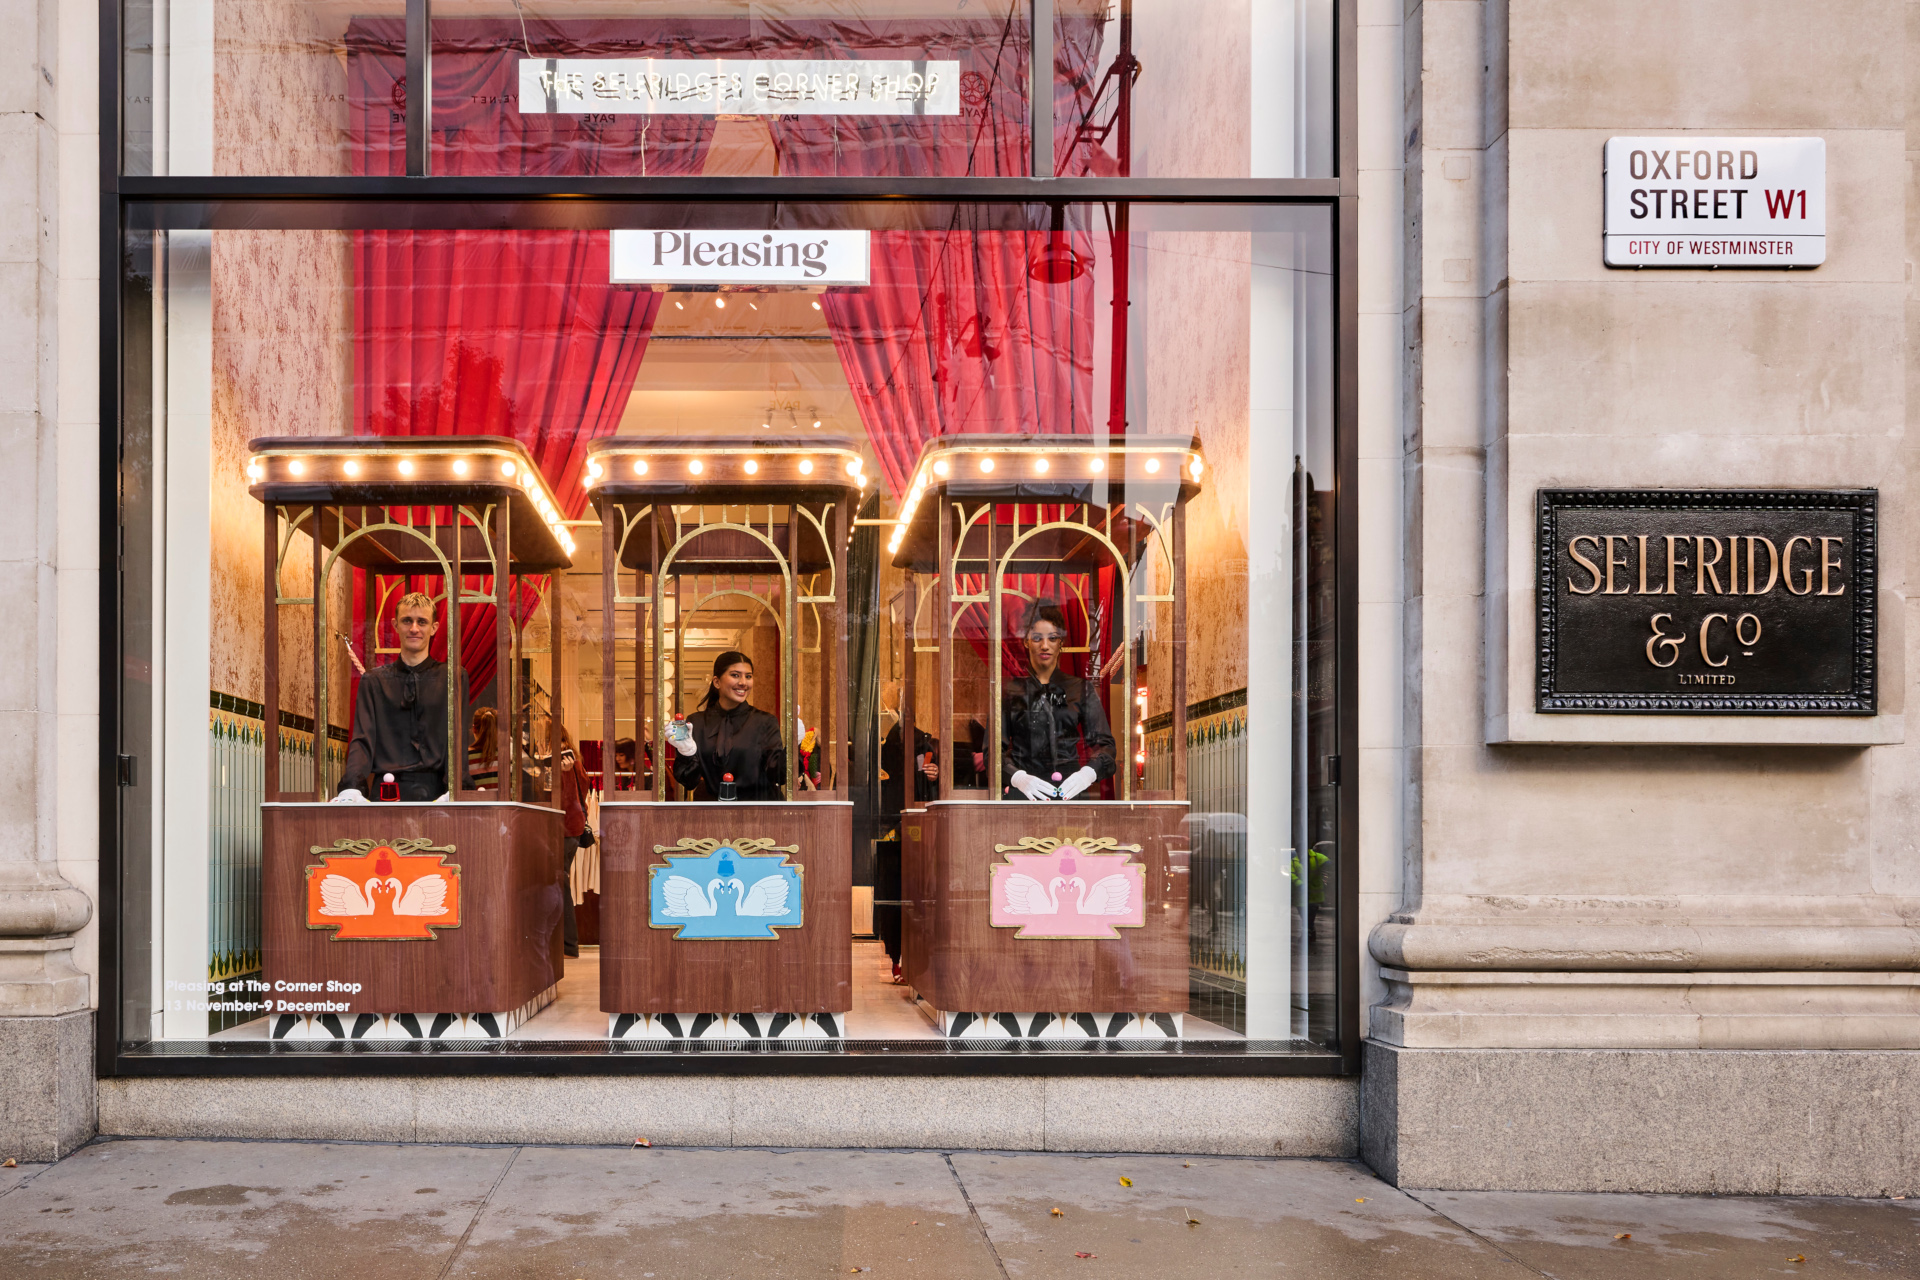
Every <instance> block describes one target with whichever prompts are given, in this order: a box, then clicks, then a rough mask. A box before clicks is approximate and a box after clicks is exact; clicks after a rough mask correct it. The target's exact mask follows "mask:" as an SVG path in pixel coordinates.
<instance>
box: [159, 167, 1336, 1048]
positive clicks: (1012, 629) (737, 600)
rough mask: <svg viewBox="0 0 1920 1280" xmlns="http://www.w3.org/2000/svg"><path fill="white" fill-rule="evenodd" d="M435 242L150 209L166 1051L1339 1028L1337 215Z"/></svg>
mask: <svg viewBox="0 0 1920 1280" xmlns="http://www.w3.org/2000/svg"><path fill="white" fill-rule="evenodd" d="M190 212H193V213H194V216H197V211H190ZM178 216H180V215H176V214H168V213H167V212H166V211H163V210H158V209H155V210H149V211H146V212H143V213H142V214H141V216H140V217H138V218H135V219H134V220H133V222H134V225H136V226H138V225H152V224H154V223H160V224H164V223H165V222H166V221H167V219H168V218H169V217H178ZM433 217H434V215H433V214H432V213H431V212H430V211H420V210H416V211H414V212H413V214H412V215H410V217H409V219H408V224H409V225H407V227H406V228H405V229H399V228H393V229H364V228H363V229H355V230H347V229H332V230H329V229H318V230H312V229H309V230H239V229H220V230H203V229H197V228H165V227H164V225H162V229H157V230H141V231H134V232H130V233H129V236H128V239H127V242H126V246H125V249H126V252H125V258H124V261H125V263H126V272H127V274H126V277H125V282H124V283H125V289H124V294H123V307H124V309H125V314H126V315H127V316H128V317H129V318H130V323H129V325H128V329H127V333H128V338H127V341H128V347H127V350H126V355H125V359H124V361H123V379H124V386H125V396H124V436H123V439H124V443H125V452H126V458H127V462H126V477H127V485H128V492H129V493H130V494H134V495H136V496H140V495H144V496H143V497H141V500H140V501H138V502H135V503H133V504H132V505H130V506H129V507H128V508H127V514H128V518H129V521H130V523H129V525H128V545H127V554H126V563H127V565H128V566H129V568H128V571H127V578H126V579H125V582H124V584H123V596H122V600H121V608H122V610H123V617H124V619H125V624H126V625H125V632H124V636H125V639H124V643H125V645H126V648H127V653H126V662H125V670H126V671H127V672H128V684H127V686H126V692H125V694H124V695H123V706H124V709H125V714H124V715H123V732H124V733H126V734H127V735H128V738H129V740H130V741H133V747H132V749H133V750H134V751H135V752H136V753H137V754H138V755H140V756H141V758H142V759H143V760H147V761H150V762H151V767H150V769H149V770H148V773H147V775H146V776H145V777H144V778H143V780H142V782H143V785H142V786H140V787H138V788H136V789H134V790H133V791H131V792H130V793H129V794H128V805H129V806H130V808H129V812H128V815H127V818H126V823H125V826H124V828H123V833H122V838H123V841H125V842H126V851H125V854H124V856H123V868H124V871H123V879H124V880H125V881H126V883H125V885H124V889H123V892H124V894H125V895H126V899H127V900H128V901H143V902H147V903H149V904H150V910H148V911H144V912H133V913H128V914H126V915H124V916H123V917H122V920H121V929H122V931H123V935H124V936H123V938H122V943H121V955H122V957H123V972H122V975H121V983H122V986H121V990H122V992H123V999H122V1020H123V1038H124V1040H125V1042H126V1045H127V1046H128V1047H129V1049H134V1050H137V1049H138V1048H139V1046H141V1045H160V1044H173V1043H178V1042H201V1041H217V1042H220V1043H222V1044H224V1045H227V1046H229V1051H234V1052H242V1051H244V1050H245V1046H247V1045H253V1046H258V1047H267V1046H270V1045H272V1044H273V1043H275V1042H280V1043H286V1042H301V1043H308V1044H312V1043H314V1042H333V1041H339V1040H362V1041H367V1042H370V1043H371V1042H379V1043H380V1044H384V1045H385V1046H386V1047H387V1048H389V1049H393V1050H395V1051H405V1050H407V1049H408V1048H409V1046H414V1047H418V1046H422V1045H426V1044H428V1043H430V1042H432V1041H435V1040H464V1041H496V1040H497V1041H502V1042H508V1043H510V1044H511V1045H513V1046H514V1047H517V1048H518V1049H521V1050H526V1051H536V1050H538V1049H539V1047H540V1046H541V1045H543V1044H549V1045H550V1044H553V1043H555V1042H560V1041H564V1042H567V1043H568V1046H569V1048H568V1051H569V1052H581V1051H586V1050H583V1048H582V1046H583V1045H584V1046H588V1047H595V1046H597V1048H595V1049H594V1051H599V1050H605V1051H609V1052H611V1051H622V1052H644V1051H648V1050H650V1049H656V1048H662V1047H667V1046H670V1045H671V1044H673V1043H674V1042H676V1041H687V1040H713V1039H728V1040H740V1039H762V1040H766V1039H773V1040H782V1041H808V1042H812V1043H813V1044H815V1045H816V1047H817V1046H823V1045H824V1046H839V1047H845V1046H849V1045H851V1046H858V1045H860V1044H866V1043H871V1042H876V1041H891V1042H907V1043H906V1045H905V1047H906V1048H909V1049H910V1048H913V1047H915V1046H918V1047H920V1048H923V1049H929V1050H938V1051H944V1048H945V1046H946V1045H947V1044H948V1043H950V1042H953V1041H965V1042H973V1041H979V1040H983V1039H985V1040H995V1041H1006V1040H1014V1039H1034V1038H1037V1039H1042V1040H1046V1041H1048V1042H1050V1043H1052V1044H1055V1045H1056V1046H1057V1047H1062V1048H1086V1049H1097V1048H1101V1047H1102V1046H1111V1045H1112V1044H1114V1043H1116V1042H1119V1041H1126V1042H1129V1043H1139V1042H1157V1043H1178V1044H1180V1045H1187V1046H1195V1045H1215V1046H1228V1045H1248V1044H1259V1045H1265V1046H1267V1047H1268V1048H1269V1049H1273V1048H1280V1049H1286V1048H1289V1047H1297V1048H1301V1049H1310V1048H1311V1047H1312V1046H1314V1045H1322V1046H1324V1045H1327V1044H1329V1043H1330V1042H1332V1041H1333V1040H1334V1038H1335V1035H1336V1028H1335V1011H1336V1008H1337V1003H1338V998H1339V992H1338V990H1337V985H1336V977H1337V965H1336V955H1335V947H1334V934H1335V927H1336V923H1337V921H1336V918H1335V908H1336V905H1337V903H1338V901H1339V895H1338V883H1337V879H1338V872H1337V868H1338V865H1339V858H1338V855H1339V851H1340V842H1341V840H1342V838H1343V833H1342V831H1341V829H1340V826H1339V821H1338V811H1337V806H1336V805H1335V803H1334V796H1335V786H1336V784H1337V782H1338V778H1337V776H1335V775H1334V774H1333V770H1334V769H1335V768H1337V764H1336V763H1333V761H1337V758H1338V756H1339V755H1340V744H1339V741H1338V724H1337V716H1336V714H1335V700H1334V689H1335V686H1336V684H1337V681H1336V674H1337V671H1336V663H1337V649H1336V646H1335V644H1334V637H1335V634H1336V627H1335V581H1336V574H1335V572H1334V570H1335V565H1336V556H1337V553H1338V547H1337V543H1336V539H1335V536H1334V529H1335V524H1336V521H1335V507H1334V501H1333V494H1334V490H1335V485H1334V479H1333V473H1334V465H1335V458H1334V432H1333V412H1332V393H1331V387H1332V360H1331V343H1332V298H1331V293H1332V290H1331V280H1332V272H1331V268H1330V246H1331V233H1330V219H1329V216H1328V212H1327V210H1326V209H1324V208H1322V207H1312V206H1304V207H1298V208H1266V209H1260V208H1240V207H1216V206H1199V205H1187V206H1147V205H1131V206H1129V205H1126V204H1106V205H1098V204H1095V205H1062V206H1055V207H1048V206H1046V205H1038V206H991V205H988V206H979V205H965V206H954V205H916V204H898V205H893V206H889V207H887V208H886V209H883V210H876V209H874V208H873V207H871V206H858V207H843V206H835V205H830V204H817V205H803V206H792V205H790V206H784V207H782V209H781V210H780V211H779V213H778V215H777V216H775V217H772V218H768V219H766V220H765V225H762V226H756V227H752V228H748V229H742V228H741V227H739V226H737V225H721V224H722V223H724V222H726V221H728V218H727V215H724V214H715V213H713V212H711V211H704V212H698V213H695V212H691V211H689V210H688V209H686V208H685V207H672V208H669V207H664V206H663V207H651V206H645V205H641V206H628V207H626V208H624V209H622V210H621V211H620V212H619V214H618V217H617V220H618V222H619V223H620V225H619V227H618V228H617V229H610V228H607V227H604V226H584V227H576V228H572V229H552V228H538V227H526V228H519V229H510V230H477V229H463V228H460V227H457V226H444V227H434V226H432V225H430V223H431V219H432V218H433ZM209 220H211V221H213V222H215V223H219V222H220V221H221V218H220V216H219V214H218V212H217V211H215V213H214V214H213V215H212V217H211V218H210V219H209ZM423 221H424V222H426V223H428V225H424V226H423V225H421V224H422V222H423ZM702 223H704V224H707V225H700V224H702ZM749 247H751V248H752V249H753V253H752V254H751V255H749V254H747V252H746V251H747V249H748V248H749ZM749 257H751V258H752V259H754V260H756V261H757V263H758V265H753V264H750V263H749V262H748V259H749ZM701 264H704V265H701ZM816 266H817V274H813V275H810V274H809V273H810V272H814V271H815V268H816ZM730 272H731V273H732V274H729V273H730ZM703 276H704V278H702V277H703ZM810 281H825V283H811V282H810ZM316 556H317V557H318V564H317V565H316ZM269 584H272V585H271V586H270V585H269ZM423 635H424V636H425V638H424V639H422V638H421V637H422V636H423ZM422 654H424V657H425V660H426V661H427V662H428V663H430V664H431V665H427V666H420V667H416V666H415V665H414V659H415V658H418V657H420V656H421V655H422ZM421 671H424V672H427V673H428V674H429V676H430V681H429V683H431V682H434V681H437V682H438V683H431V688H429V687H428V684H423V683H422V679H421V677H420V676H419V675H418V672H421ZM743 671H744V676H743V675H742V672H743ZM409 672H413V673H415V674H412V675H409V674H408V673H409ZM730 681H732V682H734V683H729V682H730ZM370 682H371V683H370ZM370 688H371V689H373V692H372V693H370V692H369V689H370ZM382 690H384V691H385V692H381V691H382ZM409 695H410V699H411V700H410V699H409ZM381 698H386V699H387V701H386V702H381V700H380V699H381ZM420 708H429V711H428V712H422V711H420V710H419V709H420ZM681 717H686V719H684V720H683V719H681ZM688 724H691V725H692V727H693V738H694V742H693V748H694V749H693V750H692V751H691V752H687V753H683V751H682V748H681V747H680V746H679V745H678V742H677V740H679V739H683V738H685V737H686V736H687V730H686V729H685V728H683V727H682V726H684V725H688ZM909 744H911V746H910V747H909ZM402 757H404V759H403V758H402ZM1330 758H1332V760H1331V761H1330ZM387 772H395V773H396V774H397V775H399V776H397V777H396V778H395V779H393V780H392V782H391V783H389V782H388V780H387V779H386V777H385V774H386V773H387ZM348 791H351V792H354V793H356V794H355V795H354V796H352V797H350V798H349V799H348V800H347V801H346V802H341V801H340V800H339V796H340V795H341V794H342V793H343V792H348ZM443 795H444V799H442V798H441V797H442V796H443ZM363 798H364V801H365V802H364V803H362V802H360V801H361V799H363ZM576 806H577V808H578V810H579V813H578V815H577V817H570V816H569V810H572V809H574V808H576ZM580 820H585V821H586V822H587V823H588V824H589V825H590V826H591V827H592V828H593V829H594V831H595V833H596V839H595V841H594V842H593V844H592V845H590V846H587V847H580V845H579V842H578V841H577V840H574V841H573V842H572V846H571V847H572V848H573V853H572V861H571V870H570V871H568V870H566V869H565V868H566V866H567V863H566V861H565V859H566V856H567V849H568V848H569V845H568V844H567V843H565V842H566V841H567V839H568V837H567V834H566V833H567V832H568V831H569V830H574V831H577V830H578V829H579V826H580V825H581V821H580ZM418 885H425V886H426V887H425V888H418V889H416V886H418ZM403 907H404V908H405V909H403ZM569 917H571V921H570V922H569V919H568V918H569ZM576 950H577V954H574V953H575V951H576ZM329 984H332V985H329ZM803 1047H804V1046H803ZM898 1047H900V1046H898V1045H896V1048H898Z"/></svg>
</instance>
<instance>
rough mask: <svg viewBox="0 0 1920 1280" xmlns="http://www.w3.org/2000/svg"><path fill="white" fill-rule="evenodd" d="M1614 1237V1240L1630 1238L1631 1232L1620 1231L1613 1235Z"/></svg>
mask: <svg viewBox="0 0 1920 1280" xmlns="http://www.w3.org/2000/svg"><path fill="white" fill-rule="evenodd" d="M1614 1239H1615V1240H1631V1239H1633V1232H1631V1231H1622V1232H1621V1233H1620V1234H1619V1235H1617V1236H1615V1237H1614Z"/></svg>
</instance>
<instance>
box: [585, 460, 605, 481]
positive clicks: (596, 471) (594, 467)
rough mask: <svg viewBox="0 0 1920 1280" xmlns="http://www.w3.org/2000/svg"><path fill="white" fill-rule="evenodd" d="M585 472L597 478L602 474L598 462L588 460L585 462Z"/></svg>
mask: <svg viewBox="0 0 1920 1280" xmlns="http://www.w3.org/2000/svg"><path fill="white" fill-rule="evenodd" d="M587 474H588V475H590V476H592V477H593V478H594V479H596V480H598V479H599V478H600V477H601V475H602V474H603V473H602V472H601V470H600V464H599V463H598V462H589V463H588V464H587Z"/></svg>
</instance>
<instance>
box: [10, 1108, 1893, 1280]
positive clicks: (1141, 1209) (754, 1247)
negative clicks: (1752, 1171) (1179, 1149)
mask: <svg viewBox="0 0 1920 1280" xmlns="http://www.w3.org/2000/svg"><path fill="white" fill-rule="evenodd" d="M0 1258H3V1259H4V1261H5V1265H4V1273H5V1275H7V1276H8V1277H20V1278H22V1280H24V1278H26V1277H94V1276H103V1277H104V1276H127V1275H133V1274H137V1273H160V1274H175V1275H183V1276H191V1277H195V1278H196V1280H199V1278H202V1277H204V1278H207V1280H218V1278H223V1277H229V1276H231V1277H241V1276H246V1277H261V1276H266V1277H271V1278H272V1280H306V1278H308V1277H329V1278H331V1277H339V1276H350V1277H352V1278H353V1280H387V1278H388V1277H393V1278H395V1280H399V1278H403V1277H404V1278H406V1280H413V1278H415V1277H420V1278H422V1280H444V1278H451V1277H484V1278H489V1280H491V1278H493V1277H501V1278H503V1280H504V1278H506V1277H513V1278H514V1280H520V1278H523V1277H524V1278H528V1280H547V1278H549V1277H551V1278H552V1280H603V1278H613V1277H619V1278H621V1280H627V1278H631V1280H708V1278H713V1280H722V1278H725V1277H756V1278H758V1277H789V1276H792V1277H813V1276H817V1277H827V1276H858V1277H864V1278H865V1280H886V1278H887V1277H915V1278H916V1280H948V1278H949V1277H951V1278H952V1280H996V1278H999V1277H1005V1278H1006V1280H1028V1278H1032V1280H1042V1278H1049V1277H1056V1276H1057V1277H1075V1278H1077V1280H1092V1278H1093V1277H1141V1278H1142V1280H1145V1278H1146V1277H1152V1278H1153V1280H1188V1278H1189V1277H1193V1278H1198V1277H1203V1276H1204V1277H1216V1276H1242V1275H1244V1276H1261V1277H1269V1276H1301V1277H1308V1276H1311V1277H1314V1278H1315V1280H1347V1278H1349V1277H1352V1278H1354V1280H1360V1278H1368V1280H1371V1278H1373V1277H1381V1278H1382V1280H1384V1278H1386V1277H1419V1278H1421V1280H1454V1278H1456V1277H1457V1278H1459V1280H1469V1278H1472V1280H1507V1278H1508V1277H1512V1278H1514V1280H1524V1278H1525V1277H1535V1276H1551V1277H1556V1278H1557V1280H1607V1278H1611V1277H1635V1278H1636V1280H1639V1278H1644V1277H1668V1276H1671V1277H1686V1278H1687V1280H1718V1278H1719V1277H1742V1278H1746V1277H1756V1276H1772V1275H1783V1276H1838V1275H1849V1276H1875V1275H1884V1276H1899V1277H1915V1276H1920V1201H1894V1200H1837V1199H1813V1198H1773V1199H1759V1198H1746V1197H1718V1198H1716V1197H1711V1196H1643V1195H1546V1194H1536V1193H1514V1192H1456V1191H1447V1192H1421V1191H1413V1192H1402V1191H1399V1190H1396V1189H1395V1188H1393V1187H1390V1186H1388V1185H1387V1184H1385V1183H1383V1182H1381V1181H1379V1180H1378V1179H1377V1178H1375V1177H1373V1175H1372V1174H1371V1173H1369V1172H1368V1171H1367V1169H1366V1168H1365V1166H1363V1165H1360V1164H1358V1163H1350V1162H1345V1161H1333V1160H1264V1159H1224V1158H1219V1157H1202V1156H1195V1157H1191V1158H1183V1157H1180V1156H1066V1155H1045V1154H1024V1153H1021V1154H1013V1153H996V1152H975V1151H960V1152H939V1151H771V1150H769V1151H756V1150H740V1149H732V1150H724V1151H719V1150H691V1149H665V1148H658V1147H656V1148H609V1147H535V1146H524V1147H478V1146H425V1145H383V1144H374V1143H364V1144H362V1143H324V1142H238V1141H236V1142H205V1141H169V1140H151V1139H139V1140H101V1141H97V1142H94V1143H92V1144H91V1145H89V1146H86V1147H83V1148H82V1149H81V1150H79V1151H77V1152H75V1153H74V1154H73V1155H72V1156H70V1157H68V1158H67V1159H65V1160H62V1161H60V1162H59V1163H58V1164H55V1165H28V1166H23V1167H20V1168H16V1169H0Z"/></svg>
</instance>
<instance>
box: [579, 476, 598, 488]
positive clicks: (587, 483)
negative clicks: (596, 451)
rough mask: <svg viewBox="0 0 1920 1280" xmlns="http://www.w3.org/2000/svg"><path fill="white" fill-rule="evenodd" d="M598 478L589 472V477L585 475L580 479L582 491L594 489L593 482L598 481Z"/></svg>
mask: <svg viewBox="0 0 1920 1280" xmlns="http://www.w3.org/2000/svg"><path fill="white" fill-rule="evenodd" d="M597 478H598V477H596V476H594V475H593V474H592V473H591V472H589V473H588V474H587V475H585V476H582V477H581V479H580V487H581V488H582V489H591V488H593V482H594V480H595V479H597Z"/></svg>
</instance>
